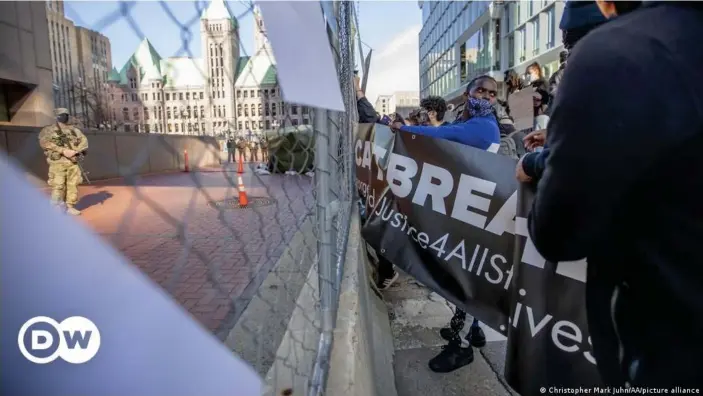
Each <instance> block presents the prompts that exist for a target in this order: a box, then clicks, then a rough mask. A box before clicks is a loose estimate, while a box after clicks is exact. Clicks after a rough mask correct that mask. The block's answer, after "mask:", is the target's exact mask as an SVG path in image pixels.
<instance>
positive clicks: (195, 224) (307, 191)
mask: <svg viewBox="0 0 703 396" xmlns="http://www.w3.org/2000/svg"><path fill="white" fill-rule="evenodd" d="M246 171H247V173H246V174H245V175H244V176H243V180H244V184H245V186H246V189H247V193H248V196H249V199H250V200H251V198H252V197H267V198H272V199H273V200H274V203H273V204H272V205H269V206H262V207H259V208H249V209H236V210H233V209H227V210H222V209H216V208H214V207H212V206H211V205H209V204H208V202H209V201H210V200H213V201H222V200H225V199H235V200H236V199H237V197H238V190H237V188H236V183H237V176H238V175H237V173H236V167H234V166H230V167H228V168H227V171H223V170H222V169H218V168H212V169H208V170H206V171H199V172H191V173H183V172H180V173H169V174H160V175H150V176H144V177H140V178H139V179H138V180H136V187H135V186H134V185H132V184H131V183H126V182H125V181H124V180H122V179H115V180H108V181H103V182H96V183H93V184H91V185H83V186H81V187H80V196H81V199H80V201H79V203H78V205H77V208H79V209H81V210H83V214H82V215H81V216H80V217H79V218H78V219H79V221H83V222H85V223H86V224H87V225H88V226H90V227H91V228H93V229H94V230H95V231H96V232H97V233H99V234H101V235H103V236H104V237H105V239H106V240H107V241H109V242H110V243H111V244H112V245H113V246H115V247H116V248H117V249H118V250H119V251H121V252H122V253H123V254H124V255H125V256H126V257H128V258H129V259H130V260H131V261H132V262H133V263H134V264H135V265H137V266H138V267H139V268H141V269H142V271H144V272H145V273H146V274H147V275H148V276H149V277H150V278H151V279H152V280H154V281H155V282H157V283H158V284H160V285H161V286H162V287H163V288H164V289H166V290H167V291H168V292H169V293H170V294H171V295H172V296H173V297H174V298H175V299H176V300H178V302H179V303H181V304H182V305H183V306H184V307H185V308H186V309H188V310H189V311H190V312H191V314H192V315H193V316H194V317H195V318H197V319H198V320H199V321H200V322H201V323H202V324H203V325H204V326H206V327H207V328H209V329H210V330H211V331H213V332H215V333H216V334H217V335H218V336H219V337H220V338H221V339H224V337H226V335H227V333H228V332H229V331H230V330H231V329H232V328H233V327H234V324H235V322H236V320H237V319H238V317H239V316H240V315H241V313H242V311H243V309H244V308H245V307H246V305H247V304H248V302H249V300H251V298H252V296H253V295H254V294H255V293H256V291H257V289H258V287H259V285H260V284H261V282H262V281H263V279H264V278H265V276H266V274H267V273H268V271H269V270H270V269H271V267H272V266H273V265H274V263H275V262H276V261H277V260H278V258H279V257H280V256H281V254H282V252H283V251H284V248H285V246H286V244H287V242H288V241H289V240H290V239H291V238H292V236H293V235H294V234H295V232H296V231H297V230H298V228H299V227H300V225H301V224H302V223H303V221H304V219H305V218H306V217H307V216H308V214H309V213H310V212H311V210H312V208H313V204H314V199H313V196H312V179H311V178H309V177H307V176H283V175H269V176H257V175H253V174H252V173H251V169H249V168H248V167H247V169H246ZM95 265H100V263H95ZM125 292H126V293H128V292H129V291H125Z"/></svg>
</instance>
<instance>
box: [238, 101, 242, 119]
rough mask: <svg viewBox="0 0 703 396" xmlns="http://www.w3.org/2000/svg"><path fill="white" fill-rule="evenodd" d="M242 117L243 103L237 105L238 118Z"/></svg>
mask: <svg viewBox="0 0 703 396" xmlns="http://www.w3.org/2000/svg"><path fill="white" fill-rule="evenodd" d="M241 116H242V105H241V103H240V104H238V105H237V117H241Z"/></svg>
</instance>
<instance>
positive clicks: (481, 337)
mask: <svg viewBox="0 0 703 396" xmlns="http://www.w3.org/2000/svg"><path fill="white" fill-rule="evenodd" d="M468 339H469V343H470V344H471V346H474V347H476V348H483V347H485V346H486V335H485V334H483V329H482V328H480V327H478V326H476V327H474V326H471V329H469V336H468Z"/></svg>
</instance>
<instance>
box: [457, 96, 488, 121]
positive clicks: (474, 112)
mask: <svg viewBox="0 0 703 396" xmlns="http://www.w3.org/2000/svg"><path fill="white" fill-rule="evenodd" d="M465 106H466V107H465V108H464V112H467V111H468V113H469V114H468V115H469V116H470V117H487V116H489V115H491V114H493V105H491V102H489V101H487V100H485V99H476V98H469V100H468V101H467V102H466V105H465Z"/></svg>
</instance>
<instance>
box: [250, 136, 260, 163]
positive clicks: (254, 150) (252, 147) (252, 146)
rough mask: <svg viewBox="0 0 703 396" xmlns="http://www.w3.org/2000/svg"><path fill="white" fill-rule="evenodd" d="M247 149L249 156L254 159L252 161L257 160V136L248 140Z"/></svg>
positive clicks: (255, 161)
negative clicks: (249, 151)
mask: <svg viewBox="0 0 703 396" xmlns="http://www.w3.org/2000/svg"><path fill="white" fill-rule="evenodd" d="M249 149H250V150H251V158H252V159H253V160H254V163H257V162H259V139H258V138H257V137H255V138H253V139H252V140H251V142H249Z"/></svg>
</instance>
